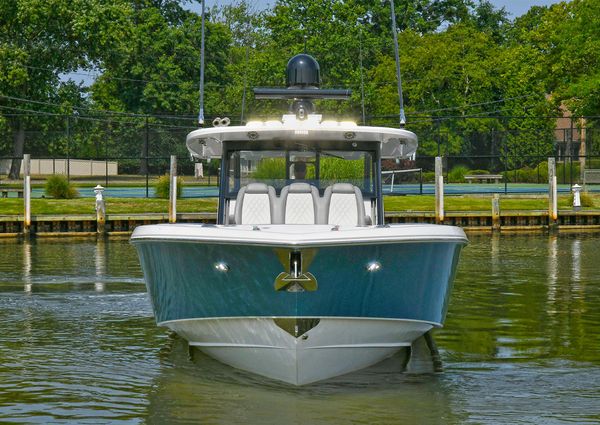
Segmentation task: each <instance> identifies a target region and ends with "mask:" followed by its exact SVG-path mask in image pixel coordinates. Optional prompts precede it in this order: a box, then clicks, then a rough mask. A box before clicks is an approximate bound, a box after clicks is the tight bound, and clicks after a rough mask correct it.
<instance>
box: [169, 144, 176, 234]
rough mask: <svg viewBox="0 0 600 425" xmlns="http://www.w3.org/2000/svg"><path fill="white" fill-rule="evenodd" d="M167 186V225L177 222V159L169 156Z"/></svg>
mask: <svg viewBox="0 0 600 425" xmlns="http://www.w3.org/2000/svg"><path fill="white" fill-rule="evenodd" d="M170 182H171V184H170V186H169V223H175V222H176V221H177V157H176V156H175V155H171V173H170Z"/></svg>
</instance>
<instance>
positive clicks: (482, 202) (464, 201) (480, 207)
mask: <svg viewBox="0 0 600 425" xmlns="http://www.w3.org/2000/svg"><path fill="white" fill-rule="evenodd" d="M590 196H591V198H592V200H593V203H594V206H593V207H588V208H584V210H591V209H600V194H593V195H590ZM384 202H385V210H386V211H387V212H393V211H434V210H435V198H434V197H433V196H427V195H423V196H420V195H409V196H386V197H385V198H384ZM444 204H445V210H446V212H450V211H491V209H492V196H491V195H489V196H469V195H462V196H446V197H445V198H444ZM94 207H95V201H94V198H76V199H48V198H46V199H38V198H35V199H32V200H31V214H32V215H40V214H94V213H95V209H94ZM558 208H559V209H571V208H572V206H571V199H570V196H569V195H560V196H559V199H558ZM500 209H501V210H502V211H507V210H525V211H530V210H546V209H548V200H547V199H546V198H544V197H515V196H512V197H511V196H504V195H502V196H501V197H500ZM168 210H169V207H168V200H166V199H156V198H148V199H146V198H110V199H108V200H107V201H106V213H107V214H143V213H167V212H168ZM216 211H217V199H216V198H198V199H189V198H187V199H180V200H178V201H177V212H180V213H190V212H216ZM22 214H23V200H22V199H17V198H7V199H0V215H22Z"/></svg>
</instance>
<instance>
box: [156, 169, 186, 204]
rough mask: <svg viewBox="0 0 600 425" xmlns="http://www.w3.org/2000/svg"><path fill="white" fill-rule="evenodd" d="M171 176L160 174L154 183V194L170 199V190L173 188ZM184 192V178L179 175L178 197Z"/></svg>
mask: <svg viewBox="0 0 600 425" xmlns="http://www.w3.org/2000/svg"><path fill="white" fill-rule="evenodd" d="M170 180H171V178H170V176H169V175H168V174H165V175H164V176H160V177H159V178H158V180H157V181H156V183H155V184H154V195H155V196H156V197H157V198H163V199H169V192H170V190H171V181H170ZM182 192H183V179H182V178H181V177H177V198H181V193H182Z"/></svg>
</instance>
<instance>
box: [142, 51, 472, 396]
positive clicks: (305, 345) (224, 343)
mask: <svg viewBox="0 0 600 425" xmlns="http://www.w3.org/2000/svg"><path fill="white" fill-rule="evenodd" d="M319 73H320V69H319V65H318V63H317V61H316V60H315V59H314V58H313V57H312V56H310V55H307V54H300V55H296V56H295V57H293V58H292V59H291V60H290V61H289V63H288V66H287V80H288V87H287V88H283V89H270V88H264V89H261V88H259V89H255V95H256V97H257V98H269V99H291V100H292V107H291V110H290V112H289V113H286V114H284V115H283V117H282V118H281V119H277V120H267V121H250V122H248V123H246V124H245V125H240V126H230V125H220V124H221V123H222V121H223V120H216V122H215V123H214V124H215V126H214V127H212V128H200V129H197V130H194V131H192V132H191V133H189V135H188V136H187V140H186V145H187V148H188V149H189V151H190V153H191V155H192V156H193V157H194V158H196V159H199V160H214V159H219V160H220V161H221V162H220V166H221V172H220V180H219V205H218V212H217V224H202V223H198V224H177V223H174V224H158V225H148V226H140V227H137V228H136V229H135V231H134V232H133V235H132V237H131V242H132V243H133V245H134V246H135V247H136V249H137V251H138V253H139V258H140V262H141V266H142V269H143V272H144V277H145V282H146V285H147V289H148V293H149V296H150V299H151V302H152V306H153V309H154V314H155V317H156V321H157V323H158V325H160V326H165V327H167V328H169V329H171V330H172V331H174V332H176V333H177V334H179V335H180V336H182V337H183V338H184V339H186V340H187V341H188V343H189V346H190V347H197V348H198V349H200V350H202V351H203V352H205V353H206V354H208V355H209V356H212V357H213V358H215V359H217V360H219V361H221V362H223V363H226V364H228V365H230V366H233V367H235V368H239V369H243V370H245V371H249V372H252V373H255V374H259V375H262V376H265V377H268V378H271V379H274V380H278V381H283V382H286V383H289V384H293V385H305V384H309V383H314V382H318V381H322V380H325V379H328V378H331V377H335V376H339V375H342V374H346V373H350V372H353V371H356V370H360V369H363V368H366V367H368V366H371V365H374V364H377V363H378V362H381V361H382V360H384V359H386V358H388V357H390V356H393V355H394V354H395V353H397V352H398V351H399V350H402V349H403V348H406V347H413V348H414V347H415V344H416V343H417V341H419V340H421V341H422V339H423V338H424V336H427V335H429V331H430V330H432V329H433V328H438V327H441V326H442V325H443V322H444V319H445V315H446V312H447V308H448V302H449V297H450V293H451V288H452V283H453V280H454V275H455V271H456V268H457V263H458V259H459V254H460V251H461V249H462V247H463V246H464V245H465V244H466V243H467V238H466V236H465V233H464V232H463V230H462V229H461V228H458V227H452V226H445V225H428V224H386V223H385V216H384V205H383V197H382V179H381V161H382V160H383V159H387V158H389V159H394V160H399V159H402V158H411V157H414V155H415V152H416V150H417V136H416V135H415V134H414V133H412V132H410V131H408V130H406V129H404V128H387V127H372V126H362V125H357V124H356V123H354V122H349V121H339V120H337V121H336V120H329V119H324V118H323V116H322V115H320V114H317V113H316V112H315V110H314V105H313V103H312V100H314V99H318V98H335V99H343V98H347V97H348V96H349V91H347V90H324V89H321V88H319V81H320V75H319ZM413 351H416V350H413Z"/></svg>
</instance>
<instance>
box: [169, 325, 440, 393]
mask: <svg viewBox="0 0 600 425" xmlns="http://www.w3.org/2000/svg"><path fill="white" fill-rule="evenodd" d="M276 320H293V318H281V319H277V318H265V317H243V318H218V319H186V320H176V321H169V322H164V323H161V325H163V326H167V327H168V328H170V329H172V330H173V331H175V332H177V333H178V334H179V335H181V336H182V337H183V338H185V339H186V340H187V341H188V343H189V345H190V346H193V347H198V348H199V349H201V350H202V351H203V352H205V353H206V354H208V355H209V356H211V357H213V358H215V359H217V360H219V361H221V362H223V363H226V364H228V365H230V366H233V367H236V368H239V369H243V370H246V371H249V372H253V373H256V374H259V375H262V376H266V377H268V378H272V379H276V380H279V381H284V382H287V383H290V384H294V385H304V384H309V383H311V382H316V381H321V380H324V379H327V378H331V377H334V376H338V375H342V374H345V373H349V372H353V371H356V370H360V369H363V368H365V367H368V366H371V365H374V364H376V363H378V362H380V361H382V360H383V359H385V358H387V357H389V356H391V355H393V354H394V353H396V352H397V351H398V350H400V349H401V348H402V347H408V346H410V345H411V344H412V342H413V341H415V340H416V339H417V338H419V337H420V336H421V335H423V334H424V333H425V332H427V331H429V330H430V329H431V328H432V327H433V326H434V325H433V324H432V323H428V322H421V321H411V320H394V319H368V318H320V319H319V321H318V324H317V325H316V326H314V327H313V328H312V329H310V330H308V331H306V332H305V333H304V334H303V335H300V336H298V337H296V336H294V335H292V334H290V333H288V332H286V331H285V330H283V329H282V328H281V327H280V326H278V325H277V323H276Z"/></svg>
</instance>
